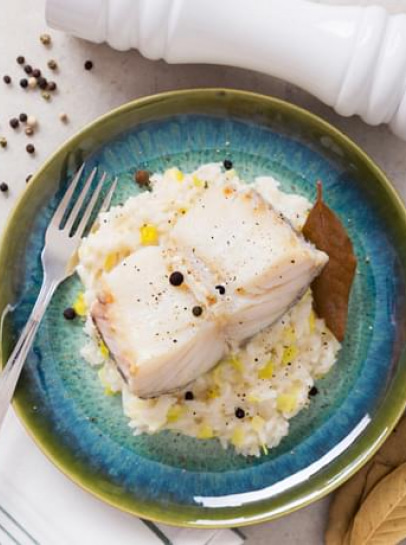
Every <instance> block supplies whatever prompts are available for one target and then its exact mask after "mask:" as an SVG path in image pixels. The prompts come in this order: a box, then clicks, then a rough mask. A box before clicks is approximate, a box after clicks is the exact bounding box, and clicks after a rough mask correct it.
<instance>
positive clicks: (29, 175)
mask: <svg viewBox="0 0 406 545" xmlns="http://www.w3.org/2000/svg"><path fill="white" fill-rule="evenodd" d="M31 178H32V174H28V176H27V177H26V179H25V183H26V184H28V182H29V181H30V180H31Z"/></svg>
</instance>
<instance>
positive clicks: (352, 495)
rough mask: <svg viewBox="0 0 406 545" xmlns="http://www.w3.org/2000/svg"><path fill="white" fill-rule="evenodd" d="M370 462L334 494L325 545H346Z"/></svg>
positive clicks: (359, 503)
mask: <svg viewBox="0 0 406 545" xmlns="http://www.w3.org/2000/svg"><path fill="white" fill-rule="evenodd" d="M371 465H372V462H369V463H368V464H367V465H365V466H364V467H363V468H362V469H361V470H360V471H358V473H357V474H356V475H355V476H354V477H352V478H351V479H350V480H349V481H347V482H346V483H345V484H344V485H343V486H342V487H341V488H339V489H338V491H337V492H336V493H335V495H334V497H333V499H332V501H331V504H330V509H329V515H328V526H327V530H326V536H325V538H326V545H344V543H345V544H346V545H347V543H349V542H348V539H346V536H347V535H348V529H349V528H350V526H351V523H352V521H353V519H354V516H355V514H356V513H357V511H358V509H359V506H360V505H361V499H362V495H363V491H364V485H365V481H366V478H367V475H368V471H369V470H370V468H371Z"/></svg>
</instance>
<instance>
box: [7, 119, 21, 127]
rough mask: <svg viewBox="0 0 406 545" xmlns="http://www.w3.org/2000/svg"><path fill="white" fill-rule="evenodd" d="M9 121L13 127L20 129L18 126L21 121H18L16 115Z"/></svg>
mask: <svg viewBox="0 0 406 545" xmlns="http://www.w3.org/2000/svg"><path fill="white" fill-rule="evenodd" d="M9 123H10V127H11V128H12V129H18V127H19V126H20V122H19V121H18V119H17V118H16V117H13V118H12V119H10V121H9Z"/></svg>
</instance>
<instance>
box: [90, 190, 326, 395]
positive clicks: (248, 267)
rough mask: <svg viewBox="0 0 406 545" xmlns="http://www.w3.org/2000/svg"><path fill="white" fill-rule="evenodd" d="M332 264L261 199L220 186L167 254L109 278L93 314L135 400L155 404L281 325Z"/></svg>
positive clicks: (189, 216) (144, 254) (191, 215)
mask: <svg viewBox="0 0 406 545" xmlns="http://www.w3.org/2000/svg"><path fill="white" fill-rule="evenodd" d="M327 261H328V257H327V255H326V254H325V253H323V252H320V251H318V250H317V249H316V248H315V247H314V246H312V245H311V244H309V243H307V242H306V241H305V240H304V239H303V237H302V236H301V235H300V234H298V233H297V232H296V231H295V230H294V229H293V228H292V226H291V225H290V224H289V223H288V222H287V221H286V219H285V218H284V217H283V216H282V215H280V214H278V213H277V212H276V211H275V210H274V209H272V208H271V207H270V206H269V204H268V203H266V201H264V199H263V198H262V197H261V196H260V195H259V193H257V192H256V191H254V190H252V189H248V188H247V189H241V188H238V189H237V188H236V187H234V186H232V185H230V186H227V185H226V186H212V187H208V188H207V189H205V190H204V191H203V192H202V193H201V194H200V195H199V196H198V197H197V199H196V200H195V201H194V202H193V203H192V204H191V206H190V208H189V210H187V212H186V213H185V214H184V215H182V216H181V217H180V219H178V220H177V222H176V224H175V225H174V227H173V228H172V229H171V230H170V231H169V233H168V236H167V237H166V239H165V240H163V241H161V243H160V245H159V246H149V247H144V248H141V249H138V250H136V251H135V252H134V253H133V254H132V255H131V256H129V257H127V258H126V259H125V260H124V261H122V262H121V263H120V264H119V265H117V266H116V267H115V268H114V269H113V270H112V271H110V272H104V273H103V275H102V277H101V279H100V286H101V288H100V289H99V292H98V298H97V301H96V303H95V304H94V305H93V307H92V309H91V314H92V318H93V320H94V322H95V324H96V326H97V329H98V330H99V332H100V335H101V336H102V338H103V339H104V342H105V343H106V345H107V346H108V348H109V350H110V352H111V355H112V357H113V358H114V360H115V361H116V364H117V366H118V368H119V370H120V372H121V374H122V375H123V377H124V378H125V380H126V381H127V383H128V385H129V388H130V389H131V391H132V392H134V393H135V394H136V395H138V396H140V397H153V396H156V395H159V394H162V393H165V392H170V391H173V390H176V389H178V388H181V387H184V386H186V385H187V384H188V383H189V382H191V381H193V380H194V379H196V378H197V377H198V376H199V375H201V374H203V373H205V372H206V371H208V370H209V369H211V368H212V367H214V365H215V364H216V363H217V362H218V361H219V359H221V358H222V357H223V356H224V355H225V354H226V353H227V352H228V351H233V350H235V349H237V348H238V347H239V346H240V345H241V344H242V343H243V342H244V341H246V340H247V339H249V338H250V337H252V336H253V335H254V334H256V333H258V332H259V331H260V330H262V329H263V328H265V327H266V326H269V325H271V324H272V323H274V322H275V321H276V320H278V319H279V318H280V317H281V316H282V315H283V314H284V313H285V312H286V311H287V310H289V308H290V307H291V306H292V305H293V304H294V303H295V302H296V301H297V300H298V299H299V298H300V297H301V296H302V294H303V293H304V292H305V290H306V289H307V288H308V287H309V285H310V283H311V281H312V280H313V278H314V277H315V276H316V275H317V274H318V273H319V272H320V271H321V269H322V268H323V266H324V265H325V264H326V262H327ZM174 272H175V273H176V275H178V280H179V278H181V282H180V283H179V282H175V283H171V278H172V277H171V275H172V273H174ZM179 275H180V276H179Z"/></svg>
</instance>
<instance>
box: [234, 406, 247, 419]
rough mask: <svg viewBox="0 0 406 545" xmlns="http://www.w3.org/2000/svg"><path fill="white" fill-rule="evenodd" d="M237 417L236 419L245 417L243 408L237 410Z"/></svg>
mask: <svg viewBox="0 0 406 545" xmlns="http://www.w3.org/2000/svg"><path fill="white" fill-rule="evenodd" d="M235 416H236V418H244V417H245V411H244V409H241V407H237V408H236V410H235Z"/></svg>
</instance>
